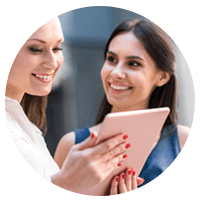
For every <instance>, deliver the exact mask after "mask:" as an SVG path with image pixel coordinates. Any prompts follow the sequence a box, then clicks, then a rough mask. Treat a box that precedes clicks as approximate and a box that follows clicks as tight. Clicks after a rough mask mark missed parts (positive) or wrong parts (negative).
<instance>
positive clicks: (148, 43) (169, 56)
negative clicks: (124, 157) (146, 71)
mask: <svg viewBox="0 0 200 200" xmlns="http://www.w3.org/2000/svg"><path fill="white" fill-rule="evenodd" d="M128 32H131V33H132V34H133V35H134V36H135V37H136V38H137V39H138V40H139V41H140V42H141V43H142V45H143V46H144V48H145V50H146V51H147V53H148V54H149V55H150V57H151V58H152V59H153V60H154V61H155V63H156V67H157V68H158V69H159V70H161V71H165V72H168V73H169V74H170V80H169V81H168V82H167V83H166V84H165V85H163V86H161V87H156V88H155V89H154V91H153V92H152V94H151V98H150V101H149V108H159V107H169V108H170V114H169V116H168V118H167V120H166V122H165V124H164V125H171V124H175V123H176V117H177V111H176V95H177V79H176V74H175V55H174V50H173V44H172V42H171V40H170V38H169V36H168V35H167V34H166V33H165V32H164V31H163V30H162V29H161V28H160V27H158V26H157V25H156V24H154V23H153V22H151V21H149V20H146V19H145V20H127V21H124V22H122V23H121V24H120V25H119V26H118V27H117V28H116V29H115V30H114V32H113V33H112V35H111V36H110V38H109V40H108V42H107V44H106V47H105V50H104V58H105V59H106V56H107V52H108V49H109V45H110V42H111V41H112V39H113V38H114V37H115V36H117V35H119V34H120V33H128ZM111 109H112V105H110V104H109V103H108V101H107V98H106V96H104V98H103V100H102V103H101V106H100V108H99V112H98V114H97V118H96V124H99V123H101V122H102V121H103V119H104V117H105V115H106V114H108V113H110V112H111Z"/></svg>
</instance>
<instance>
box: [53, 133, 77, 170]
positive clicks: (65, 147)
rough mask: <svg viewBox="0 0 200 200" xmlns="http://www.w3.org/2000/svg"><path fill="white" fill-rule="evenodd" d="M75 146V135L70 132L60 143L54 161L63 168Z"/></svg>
mask: <svg viewBox="0 0 200 200" xmlns="http://www.w3.org/2000/svg"><path fill="white" fill-rule="evenodd" d="M74 144H75V133H74V132H70V133H67V134H65V135H64V136H63V137H62V138H61V139H60V141H59V143H58V146H57V148H56V151H55V155H54V160H55V162H56V163H57V164H58V166H59V167H60V168H61V167H62V164H63V162H64V160H65V158H66V157H67V155H68V153H69V151H70V149H71V147H72V146H73V145H74Z"/></svg>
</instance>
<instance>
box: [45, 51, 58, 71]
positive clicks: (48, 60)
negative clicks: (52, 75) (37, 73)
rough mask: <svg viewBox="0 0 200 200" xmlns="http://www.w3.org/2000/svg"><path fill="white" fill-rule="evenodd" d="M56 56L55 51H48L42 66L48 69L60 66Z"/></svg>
mask: <svg viewBox="0 0 200 200" xmlns="http://www.w3.org/2000/svg"><path fill="white" fill-rule="evenodd" d="M56 58H57V57H56V55H55V54H54V52H48V53H47V54H46V55H45V60H44V62H43V65H42V66H43V67H45V68H48V69H56V68H57V67H58V62H57V59H56Z"/></svg>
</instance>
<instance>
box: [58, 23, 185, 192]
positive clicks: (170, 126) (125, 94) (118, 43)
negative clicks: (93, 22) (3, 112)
mask: <svg viewBox="0 0 200 200" xmlns="http://www.w3.org/2000/svg"><path fill="white" fill-rule="evenodd" d="M104 56H105V63H104V65H103V67H102V70H101V78H102V82H103V87H104V91H105V96H104V98H103V101H102V104H101V106H100V109H99V112H98V115H97V119H96V125H95V126H93V127H91V128H87V127H86V128H84V129H80V130H75V131H74V132H71V133H68V134H66V135H65V136H64V137H63V138H62V139H61V141H60V143H59V145H58V148H57V150H56V153H55V161H56V162H57V164H58V165H59V166H60V167H61V166H62V164H63V160H64V159H65V157H66V156H67V154H68V152H69V150H70V148H71V147H72V146H73V145H74V144H77V143H79V142H81V141H84V140H85V139H86V138H87V137H88V136H89V135H90V132H92V131H97V132H98V131H99V130H100V128H101V124H102V122H103V119H104V117H105V115H106V114H107V113H113V112H122V111H132V110H140V109H150V108H160V107H169V108H170V114H169V116H168V118H167V120H166V121H165V123H164V126H163V128H162V131H161V133H160V135H159V138H157V141H156V143H155V144H154V146H153V149H152V151H151V153H150V155H149V157H148V159H147V160H146V163H145V165H144V166H143V169H142V171H141V173H140V174H139V176H140V177H141V178H143V179H144V180H145V182H144V183H143V185H144V184H146V183H148V182H150V181H151V180H153V179H154V178H156V177H157V176H159V175H160V174H161V173H162V172H163V171H164V170H165V169H166V168H167V167H168V166H169V165H170V164H171V163H172V162H173V161H174V159H175V158H176V157H177V155H178V154H179V152H180V151H181V149H182V147H183V146H184V144H185V142H186V140H187V137H188V134H189V128H188V127H185V126H182V125H179V124H178V123H177V111H176V96H177V78H176V74H175V55H174V50H173V45H172V42H171V40H170V38H169V37H168V35H167V34H166V33H165V32H164V31H163V30H162V29H160V28H159V27H158V26H157V25H155V24H154V23H152V22H150V21H149V20H128V21H125V22H123V23H121V24H120V25H119V26H118V27H117V28H116V29H115V30H114V32H113V33H112V35H111V37H110V38H109V40H108V42H107V45H106V47H105V52H104ZM133 131H134V127H133ZM138 134H139V133H138ZM133 167H134V166H133ZM135 174H136V172H135V171H134V170H133V169H132V168H129V169H127V170H126V171H125V172H122V173H121V174H119V175H118V176H116V177H114V179H113V181H112V183H111V189H110V194H117V193H118V192H119V193H123V192H127V191H130V190H133V189H136V188H137V183H136V178H135Z"/></svg>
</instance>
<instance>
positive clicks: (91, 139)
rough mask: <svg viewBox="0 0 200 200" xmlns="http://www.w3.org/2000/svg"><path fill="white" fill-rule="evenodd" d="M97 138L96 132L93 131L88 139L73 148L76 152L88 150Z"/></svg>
mask: <svg viewBox="0 0 200 200" xmlns="http://www.w3.org/2000/svg"><path fill="white" fill-rule="evenodd" d="M97 138H98V134H97V132H95V131H93V132H92V133H91V134H90V137H88V138H87V139H86V140H84V141H83V142H81V143H79V144H76V145H74V148H75V149H76V150H84V149H86V148H90V147H93V146H94V145H95V143H96V141H97Z"/></svg>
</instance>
